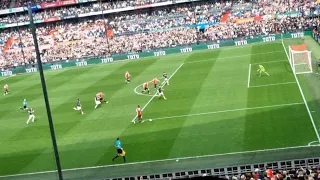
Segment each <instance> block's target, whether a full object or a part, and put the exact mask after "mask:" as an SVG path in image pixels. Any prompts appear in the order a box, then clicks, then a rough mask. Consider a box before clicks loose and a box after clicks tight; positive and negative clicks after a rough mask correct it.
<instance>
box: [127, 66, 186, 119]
mask: <svg viewBox="0 0 320 180" xmlns="http://www.w3.org/2000/svg"><path fill="white" fill-rule="evenodd" d="M183 65H184V63H182V64H181V65H180V66H179V67H178V68H177V69H176V70H175V71H174V72H173V73H172V75H171V76H170V77H169V78H168V81H169V80H170V79H171V78H172V77H173V76H174V75H175V74H176V73H177V72H178V70H179V69H180V68H181V67H182V66H183ZM163 83H165V82H163ZM156 95H157V93H154V95H153V96H152V97H151V99H150V100H149V101H148V102H147V104H146V105H144V106H143V107H142V109H141V111H143V110H144V109H145V108H146V107H147V106H148V105H149V104H150V102H151V101H152V100H153V99H154V98H155V97H156ZM137 117H138V115H136V116H135V117H134V118H133V119H132V120H131V122H134V121H135V120H136V118H137Z"/></svg>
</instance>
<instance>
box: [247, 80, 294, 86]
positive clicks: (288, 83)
mask: <svg viewBox="0 0 320 180" xmlns="http://www.w3.org/2000/svg"><path fill="white" fill-rule="evenodd" d="M284 84H297V82H295V81H294V82H284V83H275V84H263V85H257V86H250V88H257V87H265V86H277V85H284Z"/></svg>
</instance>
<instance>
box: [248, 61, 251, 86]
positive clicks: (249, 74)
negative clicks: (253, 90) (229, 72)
mask: <svg viewBox="0 0 320 180" xmlns="http://www.w3.org/2000/svg"><path fill="white" fill-rule="evenodd" d="M250 77H251V64H249V73H248V88H249V87H250Z"/></svg>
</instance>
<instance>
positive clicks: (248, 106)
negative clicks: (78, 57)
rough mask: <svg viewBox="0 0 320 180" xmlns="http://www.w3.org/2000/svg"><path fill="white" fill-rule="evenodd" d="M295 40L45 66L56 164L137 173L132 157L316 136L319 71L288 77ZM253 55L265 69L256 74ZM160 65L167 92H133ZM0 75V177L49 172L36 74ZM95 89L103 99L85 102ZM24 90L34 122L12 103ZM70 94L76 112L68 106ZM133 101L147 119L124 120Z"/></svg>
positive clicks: (161, 157)
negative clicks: (3, 90)
mask: <svg viewBox="0 0 320 180" xmlns="http://www.w3.org/2000/svg"><path fill="white" fill-rule="evenodd" d="M300 41H303V40H291V41H288V42H285V43H284V44H282V43H281V42H280V41H279V42H274V43H265V44H252V45H247V46H239V47H226V48H220V49H215V50H206V51H194V52H191V53H185V54H175V55H168V56H159V57H153V58H146V59H139V60H130V61H121V62H115V63H110V64H104V65H92V66H87V67H79V68H70V69H63V70H57V71H46V72H45V77H46V83H47V88H48V95H49V100H50V105H51V111H52V116H53V122H54V127H55V132H56V138H57V143H58V147H59V153H60V160H61V164H62V168H63V169H68V170H67V171H73V170H85V169H91V167H92V169H95V167H101V168H103V167H110V168H115V167H124V168H126V170H125V171H130V167H131V166H134V165H139V164H141V166H140V165H139V167H141V169H140V170H141V172H143V170H142V169H144V168H143V167H142V165H146V166H147V165H148V164H150V163H162V162H163V163H165V162H166V161H173V162H174V163H176V164H177V165H179V163H180V162H181V163H183V160H184V159H190V160H192V159H193V157H195V158H197V159H201V158H202V157H210V156H212V157H214V156H215V155H217V156H218V155H223V154H230V155H232V154H237V153H238V154H241V152H254V151H264V152H267V151H269V150H270V151H272V149H279V150H285V149H295V148H304V147H306V148H307V147H308V145H316V144H319V134H318V133H319V132H318V131H319V125H320V124H319V122H320V121H319V117H320V116H319V112H320V111H319V108H318V102H317V100H318V97H317V96H316V95H317V94H318V93H319V92H318V91H317V89H313V86H312V85H310V84H309V82H310V81H309V80H310V79H313V80H319V77H320V75H316V74H315V73H314V74H306V75H297V76H295V75H294V74H293V73H292V69H291V66H290V64H289V61H288V56H287V54H286V50H285V49H284V47H286V48H287V47H288V45H289V44H292V43H299V42H300ZM283 45H284V46H283ZM259 64H261V65H263V66H264V67H265V68H266V71H267V72H268V73H269V74H270V76H267V75H262V76H261V77H259V74H258V72H257V69H258V65H259ZM126 71H129V72H130V74H131V75H132V81H131V83H129V84H126V83H125V82H124V80H125V78H124V73H125V72H126ZM164 71H165V72H167V73H168V75H169V77H170V85H167V86H164V94H165V96H166V98H167V100H164V99H159V98H158V97H156V96H154V93H155V92H156V90H155V89H154V88H153V87H152V86H150V89H151V94H150V95H149V94H141V91H142V83H143V82H145V81H151V80H152V79H153V78H154V77H157V78H161V76H162V73H163V72H164ZM318 76H319V77H318ZM160 80H163V79H160ZM6 83H7V84H8V85H9V88H10V91H11V92H12V93H11V94H9V95H7V96H1V97H0V101H1V104H0V122H1V126H0V137H1V138H0V162H1V163H0V176H2V178H8V179H10V178H12V179H14V178H19V176H15V174H24V173H34V172H43V171H45V172H48V173H50V172H51V171H52V170H55V167H56V166H55V163H54V153H53V149H52V142H51V138H50V131H49V125H48V120H47V114H46V109H45V103H44V99H43V94H42V88H41V83H40V78H39V74H38V73H34V74H24V75H18V76H15V77H10V78H6V79H1V84H3V85H4V84H6ZM98 91H102V92H103V93H104V94H105V98H106V100H108V101H110V102H109V103H108V104H102V106H101V107H99V108H98V109H94V96H95V94H96V93H97V92H98ZM315 94H316V95H315ZM24 98H26V99H27V101H28V106H29V107H32V108H33V109H34V111H35V116H36V122H35V123H31V124H29V125H27V124H26V121H27V119H28V114H27V113H26V112H25V111H22V110H19V107H21V106H22V100H23V99H24ZM77 98H80V99H81V102H82V106H83V110H84V113H85V115H81V114H80V113H79V112H78V111H74V110H73V108H74V107H75V106H76V103H77ZM137 105H140V106H141V107H142V108H143V118H144V119H145V120H149V119H152V120H153V121H152V122H145V123H139V124H135V125H134V124H133V123H132V120H133V119H134V117H135V116H136V112H135V108H136V106H137ZM117 137H120V139H121V141H122V144H123V148H124V149H125V151H126V152H127V161H128V163H127V165H122V163H123V160H122V158H118V159H116V161H115V162H112V158H113V157H114V156H115V155H116V150H115V147H114V143H115V140H116V138H117ZM179 160H180V161H179ZM268 160H269V159H264V161H268ZM230 163H231V162H230ZM174 166H176V165H175V164H170V166H169V167H167V168H169V169H171V170H172V169H174ZM74 168H80V169H74ZM81 168H83V169H81ZM180 168H181V167H180ZM144 170H145V171H146V169H144ZM159 170H163V169H161V168H159ZM110 171H113V169H111V170H108V171H107V172H110ZM143 173H148V172H143ZM36 174H37V173H36ZM36 174H35V175H36ZM43 174H46V173H43ZM8 175H13V176H8ZM30 175H33V174H30ZM30 175H28V176H30ZM85 175H86V176H93V177H94V175H96V176H97V173H96V172H95V173H92V172H90V173H87V174H85ZM98 175H99V174H98ZM101 176H116V175H115V174H112V173H106V174H104V175H101ZM117 176H124V174H118V175H117ZM22 177H23V178H22ZM22 177H20V178H22V179H26V177H25V176H23V175H22ZM52 177H53V178H54V177H56V176H55V175H52ZM0 179H1V177H0ZM32 179H36V178H32ZM46 179H48V178H46ZM78 179H79V178H78Z"/></svg>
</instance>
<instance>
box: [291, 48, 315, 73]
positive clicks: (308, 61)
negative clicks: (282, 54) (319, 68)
mask: <svg viewBox="0 0 320 180" xmlns="http://www.w3.org/2000/svg"><path fill="white" fill-rule="evenodd" d="M294 54H305V56H306V58H305V62H301V63H296V61H295V56H294ZM289 61H290V65H291V67H292V70H293V73H295V74H307V73H313V70H312V56H311V51H308V50H293V48H292V47H291V46H289ZM300 65H308V67H309V71H303V72H297V71H296V67H297V66H300Z"/></svg>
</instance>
